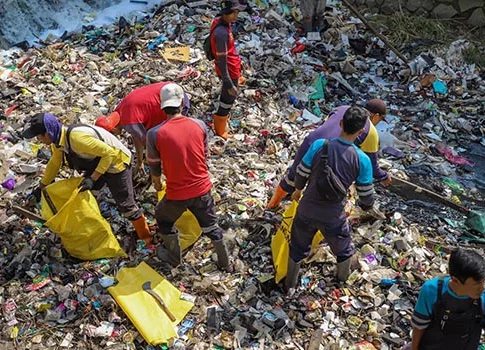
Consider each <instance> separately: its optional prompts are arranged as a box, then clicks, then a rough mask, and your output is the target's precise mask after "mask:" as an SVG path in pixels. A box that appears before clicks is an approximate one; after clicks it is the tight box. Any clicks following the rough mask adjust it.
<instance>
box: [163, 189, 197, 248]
mask: <svg viewBox="0 0 485 350" xmlns="http://www.w3.org/2000/svg"><path fill="white" fill-rule="evenodd" d="M164 196H165V190H162V191H159V192H158V200H159V201H161V200H162V198H163V197H164ZM175 227H176V228H177V230H178V231H179V239H180V246H181V247H182V250H184V249H187V248H189V247H191V246H192V245H193V244H194V243H195V242H197V240H198V239H199V237H200V235H201V234H202V229H201V228H200V225H199V222H198V221H197V219H196V218H195V216H194V214H192V212H191V211H190V210H186V211H185V212H184V213H183V214H182V216H181V217H180V218H179V219H178V220H177V221H176V222H175Z"/></svg>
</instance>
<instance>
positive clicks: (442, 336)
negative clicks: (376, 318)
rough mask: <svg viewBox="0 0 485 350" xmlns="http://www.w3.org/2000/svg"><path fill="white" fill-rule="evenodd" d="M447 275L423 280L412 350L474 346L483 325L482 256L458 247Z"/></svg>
mask: <svg viewBox="0 0 485 350" xmlns="http://www.w3.org/2000/svg"><path fill="white" fill-rule="evenodd" d="M448 270H449V276H446V277H435V278H433V279H432V280H429V281H426V282H425V283H424V284H423V287H422V288H421V291H420V293H419V297H418V301H417V303H416V306H415V309H414V313H413V316H412V319H411V324H412V326H413V335H412V342H411V344H410V345H407V346H406V347H405V349H411V350H435V349H436V350H455V349H459V350H476V349H478V347H479V345H480V337H481V334H482V329H483V328H484V326H485V323H484V320H485V293H484V284H485V258H484V257H483V255H482V254H480V253H479V252H477V251H475V250H471V249H463V248H458V249H456V250H455V251H453V252H452V253H451V255H450V260H449V263H448Z"/></svg>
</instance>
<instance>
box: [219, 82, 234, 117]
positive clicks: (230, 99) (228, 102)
mask: <svg viewBox="0 0 485 350" xmlns="http://www.w3.org/2000/svg"><path fill="white" fill-rule="evenodd" d="M232 84H233V85H234V86H235V87H236V89H237V87H238V86H239V79H233V80H232ZM236 97H237V96H231V95H229V88H228V87H226V86H224V84H223V85H222V87H221V96H220V97H219V107H218V109H217V112H216V114H217V115H220V116H221V117H224V116H226V115H228V114H229V112H230V111H231V108H232V105H233V104H234V102H235V101H236Z"/></svg>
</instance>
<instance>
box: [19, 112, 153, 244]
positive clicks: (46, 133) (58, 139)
mask: <svg viewBox="0 0 485 350" xmlns="http://www.w3.org/2000/svg"><path fill="white" fill-rule="evenodd" d="M22 136H23V137H24V138H26V139H31V138H34V137H37V140H39V141H40V142H42V143H43V144H46V145H48V146H49V145H50V146H51V151H52V157H51V159H50V160H49V162H48V163H47V167H46V170H45V173H44V177H43V178H42V180H41V182H40V186H39V188H38V189H37V190H36V191H34V193H33V194H34V195H36V197H40V191H41V189H42V188H44V187H46V186H48V185H49V184H50V183H52V182H53V181H54V179H55V177H56V176H57V173H58V172H59V169H60V168H61V166H62V165H63V164H67V165H68V166H69V167H70V168H71V169H75V170H78V171H81V172H84V179H83V181H82V182H81V184H80V185H79V187H80V188H81V191H86V190H100V189H101V188H102V187H103V186H104V185H105V184H106V185H107V186H108V188H109V189H110V191H111V195H112V196H113V199H114V200H115V202H116V205H117V207H118V210H119V212H120V213H121V214H122V215H123V216H124V217H126V218H127V219H128V220H130V221H131V223H132V224H133V226H134V227H135V231H136V233H137V235H138V237H139V238H140V239H143V240H145V242H146V243H147V244H149V243H150V230H149V228H148V224H147V222H146V219H145V216H144V215H143V210H142V209H141V208H140V207H139V206H138V204H137V203H136V202H135V196H134V192H133V179H132V171H131V166H130V164H131V152H130V151H129V150H128V149H127V148H126V147H125V146H124V145H123V144H122V143H121V141H120V140H118V139H117V138H116V136H114V135H113V134H111V133H109V132H108V131H106V130H104V129H103V128H100V127H97V126H89V125H71V126H69V127H64V126H62V124H61V122H60V121H59V120H58V119H57V118H56V117H55V116H54V115H52V114H49V113H37V114H36V115H34V116H33V117H32V119H31V120H30V125H29V127H28V128H27V129H26V130H25V131H24V132H23V135H22Z"/></svg>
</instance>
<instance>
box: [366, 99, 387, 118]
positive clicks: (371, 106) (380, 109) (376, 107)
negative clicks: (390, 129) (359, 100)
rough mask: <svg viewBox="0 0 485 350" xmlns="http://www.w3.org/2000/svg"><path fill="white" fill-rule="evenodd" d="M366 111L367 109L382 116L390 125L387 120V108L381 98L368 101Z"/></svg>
mask: <svg viewBox="0 0 485 350" xmlns="http://www.w3.org/2000/svg"><path fill="white" fill-rule="evenodd" d="M365 109H367V110H368V111H369V112H371V113H378V114H380V115H381V116H382V118H383V120H384V121H385V122H386V123H388V121H387V120H386V114H387V106H386V104H385V103H384V101H382V100H381V99H380V98H373V99H372V100H369V101H367V103H366V104H365Z"/></svg>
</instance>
